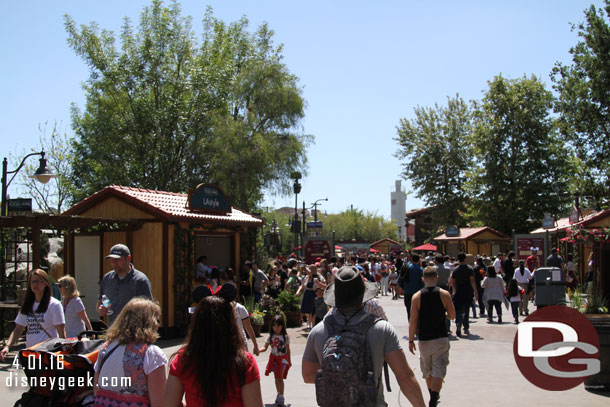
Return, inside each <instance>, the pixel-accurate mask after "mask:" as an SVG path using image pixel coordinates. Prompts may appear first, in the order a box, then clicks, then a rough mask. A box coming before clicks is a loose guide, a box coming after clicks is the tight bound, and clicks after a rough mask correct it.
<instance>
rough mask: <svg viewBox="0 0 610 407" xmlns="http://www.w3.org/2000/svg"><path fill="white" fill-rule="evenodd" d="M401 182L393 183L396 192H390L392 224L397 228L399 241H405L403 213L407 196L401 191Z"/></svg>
mask: <svg viewBox="0 0 610 407" xmlns="http://www.w3.org/2000/svg"><path fill="white" fill-rule="evenodd" d="M401 184H402V181H400V180H398V181H396V182H395V185H396V191H394V192H392V194H391V199H392V210H391V216H392V222H394V224H395V225H396V227H397V228H398V238H399V240H400V241H403V242H404V241H405V240H407V229H406V227H405V213H406V212H407V209H406V205H407V195H406V194H405V193H404V192H403V191H402V186H401Z"/></svg>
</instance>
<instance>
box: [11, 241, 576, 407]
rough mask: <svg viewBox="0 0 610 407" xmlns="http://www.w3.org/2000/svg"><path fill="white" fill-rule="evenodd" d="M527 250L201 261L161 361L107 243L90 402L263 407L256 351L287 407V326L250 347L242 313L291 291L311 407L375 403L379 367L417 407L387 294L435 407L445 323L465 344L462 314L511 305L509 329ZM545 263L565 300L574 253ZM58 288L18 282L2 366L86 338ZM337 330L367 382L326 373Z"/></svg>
mask: <svg viewBox="0 0 610 407" xmlns="http://www.w3.org/2000/svg"><path fill="white" fill-rule="evenodd" d="M536 251H537V250H536V249H535V248H532V255H531V256H529V257H528V258H527V259H525V260H521V261H515V259H514V253H512V252H509V253H507V254H506V255H504V254H503V253H498V255H497V256H496V258H495V259H489V258H486V256H467V255H466V254H464V253H460V254H458V256H457V258H456V259H452V258H450V257H448V256H444V255H442V254H440V253H427V255H423V256H420V255H419V254H415V253H413V254H411V253H408V252H401V253H397V254H395V255H393V256H379V255H378V256H368V257H362V256H358V255H355V254H350V255H348V256H347V257H346V258H339V257H332V258H330V259H328V260H327V259H324V258H318V259H316V260H315V261H314V262H312V264H306V263H305V262H303V261H301V260H300V259H298V258H297V256H295V255H292V256H289V257H288V258H287V259H281V258H278V259H276V260H274V261H272V262H270V263H269V264H268V265H267V266H266V268H265V270H264V271H263V270H262V269H261V268H260V267H259V264H258V262H257V261H247V262H245V263H244V264H243V266H242V268H241V270H240V272H239V273H238V274H236V273H234V271H233V270H232V269H231V268H227V269H219V268H217V267H214V266H212V265H209V264H207V258H206V257H205V256H201V257H200V258H198V259H197V264H196V267H195V273H194V274H195V277H194V286H193V288H194V289H193V299H192V307H191V309H190V311H191V313H192V316H191V321H190V326H189V330H188V335H187V337H186V340H185V344H184V346H183V347H181V348H180V349H179V350H178V351H177V352H176V353H175V354H173V355H171V357H170V358H169V359H168V358H167V357H166V355H165V354H164V352H163V351H162V350H161V349H160V348H158V347H157V346H156V345H155V344H154V343H155V342H156V340H157V339H158V334H157V331H158V327H159V319H160V316H161V312H160V308H159V305H158V304H157V303H156V302H154V301H153V298H152V290H151V284H150V281H149V280H148V278H147V277H146V274H144V273H142V272H141V271H138V270H137V269H135V267H134V265H133V264H132V263H131V253H130V250H129V248H128V247H127V246H125V245H122V244H119V245H115V246H114V247H112V249H111V251H110V254H109V255H108V256H107V257H106V259H108V260H109V261H110V264H111V266H112V271H110V272H109V273H107V274H105V275H104V277H103V279H102V282H101V285H100V296H99V301H98V302H97V312H98V314H99V316H100V317H103V318H105V319H106V321H107V323H108V326H109V328H108V331H107V336H106V343H105V344H104V345H103V347H102V350H101V351H100V353H99V356H98V359H97V362H96V364H95V378H94V382H95V405H96V406H107V405H115V404H117V403H119V404H120V405H125V406H131V405H149V406H161V405H164V406H176V405H182V400H183V399H184V400H185V401H186V404H185V405H186V406H200V405H226V406H247V407H250V406H257V407H261V406H262V405H263V401H262V394H261V386H260V380H261V377H260V373H259V370H258V366H257V363H256V360H255V359H254V356H253V355H259V353H261V352H266V351H267V350H269V351H270V356H269V361H268V363H267V365H266V368H265V375H270V374H273V377H274V379H275V387H276V390H277V396H276V399H275V405H276V406H283V405H285V384H284V381H285V380H286V378H287V374H288V371H289V369H290V367H291V366H292V360H291V352H290V337H289V335H288V333H287V330H286V321H285V320H284V316H283V315H281V314H277V315H274V316H273V319H272V324H271V329H270V333H269V336H268V337H267V338H266V340H265V342H264V345H263V346H262V347H259V344H258V342H257V339H256V336H255V334H254V331H253V328H252V324H251V321H250V314H249V313H248V311H247V309H246V308H245V307H244V305H243V303H245V302H246V299H248V298H250V299H251V300H252V301H253V302H254V303H257V302H259V301H261V299H262V298H263V296H264V295H268V296H270V297H272V298H277V297H278V296H279V295H280V294H281V292H282V291H289V292H290V293H292V294H294V295H296V296H297V297H299V298H300V299H301V300H300V302H301V306H300V310H301V313H302V315H303V317H304V320H305V322H306V323H307V330H308V331H309V335H308V337H307V344H306V347H305V351H304V354H303V362H302V363H303V365H302V369H303V370H302V375H303V380H304V381H305V382H306V383H316V398H317V402H318V404H319V405H321V406H326V405H329V406H330V405H332V406H335V407H339V406H341V405H343V404H341V403H340V402H339V401H338V400H337V399H336V397H338V396H337V394H335V393H336V392H332V391H331V389H332V388H333V386H335V387H336V386H340V387H339V388H341V387H349V386H354V385H355V384H358V383H360V384H358V385H357V386H356V387H357V389H360V390H363V392H362V393H361V392H359V391H355V392H351V391H350V395H351V396H353V397H355V398H354V401H353V402H354V403H356V404H354V405H362V406H369V405H370V406H376V405H380V406H381V405H385V404H384V401H383V386H382V370H383V368H384V365H385V366H386V369H387V366H389V367H390V368H391V370H392V371H393V372H394V374H395V376H396V378H397V380H398V383H399V385H400V388H401V390H402V392H403V393H404V394H405V395H406V396H407V398H408V399H409V401H410V402H411V403H412V405H415V406H419V407H421V406H424V405H425V404H424V401H423V395H422V392H421V389H420V387H419V385H418V383H417V381H416V380H415V379H414V375H413V371H412V369H411V367H410V366H409V365H408V363H407V361H406V357H405V354H404V351H403V349H402V347H401V346H400V343H399V341H398V335H397V333H396V331H395V330H394V328H393V327H392V325H391V324H390V323H389V322H388V321H387V317H386V315H385V312H384V311H383V308H382V306H381V304H380V303H379V301H378V298H379V297H383V296H391V297H392V300H398V299H399V298H401V297H402V298H403V299H404V304H405V308H406V313H407V318H408V319H409V351H410V352H412V353H415V351H416V350H418V349H419V353H420V366H421V371H422V374H423V376H424V379H425V380H426V384H427V387H428V391H429V395H430V399H429V404H428V405H429V406H436V405H437V404H438V402H439V400H440V390H441V387H442V383H443V379H444V377H445V375H446V370H447V365H448V363H449V336H450V335H451V334H452V332H451V320H455V329H456V331H455V333H456V336H458V337H462V336H468V335H470V324H469V315H470V312H471V311H472V314H473V317H475V318H476V317H477V310H478V313H479V316H480V317H484V316H487V321H488V322H489V323H493V322H494V318H495V320H496V321H497V323H502V305H503V304H505V305H506V306H507V307H508V306H509V305H510V309H511V311H512V315H513V318H514V322H515V323H519V317H520V316H527V315H528V314H529V307H528V305H529V302H530V300H531V299H532V298H533V295H534V285H533V280H534V276H535V273H536V270H537V269H538V268H539V267H540V259H539V256H538V255H537V253H536ZM546 264H547V265H549V266H553V267H559V268H561V269H562V270H564V272H565V281H566V284H567V287H568V290H569V291H570V292H571V291H572V290H573V289H574V287H576V284H577V277H576V274H575V266H574V262H573V258H572V257H571V256H568V258H567V261H564V260H563V259H562V258H561V256H559V255H558V252H557V250H556V249H553V251H552V254H551V255H550V256H549V257H548V259H546ZM58 285H59V292H60V293H61V301H59V300H57V299H56V298H55V297H53V295H52V289H51V287H52V284H51V282H50V279H49V276H48V275H47V274H46V272H45V271H43V270H39V269H37V270H33V271H32V272H31V273H29V276H28V288H27V293H26V296H25V301H24V304H23V306H22V307H21V310H20V312H19V313H18V315H17V318H16V320H15V328H14V330H13V332H12V333H11V335H10V337H9V338H8V340H7V342H6V344H5V346H4V347H3V348H2V350H1V351H0V359H2V360H4V359H5V358H6V356H7V354H8V351H9V348H10V347H11V346H12V345H13V344H15V343H16V342H17V341H18V339H19V337H20V336H21V334H22V333H23V331H24V330H26V329H27V331H26V346H27V347H31V346H33V345H35V344H37V343H40V342H42V341H45V340H48V339H52V338H57V337H60V338H66V337H67V338H70V337H74V336H76V335H77V334H78V333H79V332H81V331H84V330H91V321H90V320H89V318H88V316H87V314H86V312H85V309H84V305H83V303H82V301H81V300H80V298H79V293H78V289H77V286H76V281H75V280H74V278H72V277H70V276H65V277H62V278H61V279H59V280H58ZM238 300H239V301H238ZM240 301H241V303H240ZM494 311H495V313H496V316H495V317H494ZM348 327H349V329H348ZM346 332H351V333H350V335H352V337H350V340H349V341H347V340H346V341H347V342H350V341H351V342H350V343H351V344H352V345H353V343H358V341H359V340H360V341H361V342H359V343H360V345H359V347H360V348H362V347H363V346H364V348H367V347H368V348H370V349H369V352H368V353H369V355H368V356H365V358H370V361H369V360H368V359H367V360H366V365H363V366H362V368H363V370H366V371H368V376H366V375H365V376H366V377H362V376H359V375H358V374H357V373H358V372H357V370H358V369H352V370H354V371H353V372H351V373H350V374H351V376H349V377H340V376H337V373H336V372H338V371H342V370H345V369H342V368H338V367H337V363H339V362H337V361H336V359H337V358H336V357H330V356H329V352H330V349H339V350H341V349H342V347H344V346H347V345H346V343H347V342H346V341H343V340H342V339H341V338H342V336H349V335H347V334H346ZM248 340H250V341H251V342H252V353H250V352H249V347H248V345H249V342H248ZM416 340H417V341H418V345H416V343H415V341H416ZM342 341H343V342H342ZM363 344H364V345H363ZM375 344H383V346H377V345H375ZM368 348H367V349H368ZM343 351H344V350H343ZM339 353H341V352H339ZM364 353H365V354H366V353H367V352H364ZM333 354H335V353H333ZM355 354H356V355H358V354H359V352H358V351H356V352H355ZM333 359H335V360H333ZM202 361H205V363H203V362H202ZM362 363H365V362H362ZM111 377H130V378H131V379H132V380H131V381H130V383H129V384H128V385H121V384H119V385H114V384H112V385H111V384H108V383H111V381H110V380H107V379H109V378H111ZM367 377H368V379H367ZM386 381H387V378H386ZM371 386H372V387H371ZM369 387H370V389H369V390H370V391H366V389H367V388H369ZM371 389H372V390H371ZM339 394H340V395H341V394H343V393H342V392H339ZM351 396H350V397H351Z"/></svg>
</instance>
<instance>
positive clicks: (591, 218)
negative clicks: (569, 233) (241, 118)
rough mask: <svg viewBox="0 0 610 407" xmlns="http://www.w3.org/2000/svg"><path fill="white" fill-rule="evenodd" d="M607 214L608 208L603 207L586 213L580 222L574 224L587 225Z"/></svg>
mask: <svg viewBox="0 0 610 407" xmlns="http://www.w3.org/2000/svg"><path fill="white" fill-rule="evenodd" d="M608 216H610V209H604V210H603V211H599V212H593V213H590V214H589V215H586V216H585V217H584V218H583V219H582V220H581V221H580V222H578V223H576V225H580V226H583V227H587V226H589V225H590V224H591V223H593V222H595V221H596V220H600V219H603V218H606V217H608Z"/></svg>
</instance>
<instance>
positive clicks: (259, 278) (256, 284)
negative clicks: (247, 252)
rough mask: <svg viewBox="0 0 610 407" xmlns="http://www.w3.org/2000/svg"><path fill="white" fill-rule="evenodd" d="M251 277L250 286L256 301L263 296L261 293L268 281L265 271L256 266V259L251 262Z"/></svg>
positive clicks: (263, 292)
mask: <svg viewBox="0 0 610 407" xmlns="http://www.w3.org/2000/svg"><path fill="white" fill-rule="evenodd" d="M252 279H253V282H252V285H253V287H252V288H253V290H254V302H255V303H258V302H259V301H260V300H261V299H262V298H263V295H264V294H265V288H266V287H267V283H268V282H269V279H268V278H267V276H266V275H265V273H263V272H262V271H261V270H260V269H259V268H258V262H257V261H256V260H254V261H253V262H252Z"/></svg>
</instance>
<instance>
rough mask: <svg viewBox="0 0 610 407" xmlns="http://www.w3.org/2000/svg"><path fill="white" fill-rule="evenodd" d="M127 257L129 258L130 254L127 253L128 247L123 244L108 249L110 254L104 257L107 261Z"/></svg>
mask: <svg viewBox="0 0 610 407" xmlns="http://www.w3.org/2000/svg"><path fill="white" fill-rule="evenodd" d="M127 256H131V252H130V251H129V247H127V246H125V245H124V244H121V243H119V244H115V245H114V246H112V249H110V254H109V255H108V256H106V258H107V259H118V258H120V257H127Z"/></svg>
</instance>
